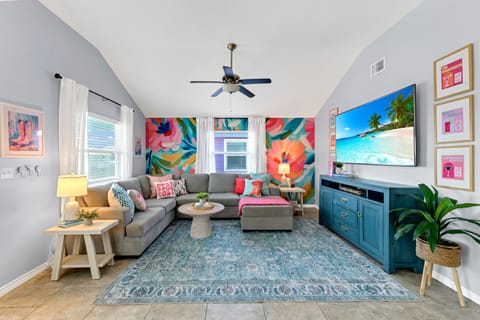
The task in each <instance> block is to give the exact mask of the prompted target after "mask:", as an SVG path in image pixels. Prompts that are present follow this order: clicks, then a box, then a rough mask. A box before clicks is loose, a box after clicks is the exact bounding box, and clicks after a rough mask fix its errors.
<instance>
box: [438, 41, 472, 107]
mask: <svg viewBox="0 0 480 320" xmlns="http://www.w3.org/2000/svg"><path fill="white" fill-rule="evenodd" d="M472 57H473V45H472V44H468V45H466V46H465V47H463V48H460V49H458V50H456V51H453V52H451V53H449V54H447V55H446V56H443V57H441V58H439V59H437V60H435V61H434V62H433V77H434V90H435V100H440V99H443V98H446V97H450V96H453V95H455V94H459V93H462V92H467V91H471V90H473V60H472Z"/></svg>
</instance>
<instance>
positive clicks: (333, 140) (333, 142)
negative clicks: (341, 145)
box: [329, 131, 337, 151]
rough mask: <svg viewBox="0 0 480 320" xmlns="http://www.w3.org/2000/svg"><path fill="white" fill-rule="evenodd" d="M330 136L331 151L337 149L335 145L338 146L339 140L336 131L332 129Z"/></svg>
mask: <svg viewBox="0 0 480 320" xmlns="http://www.w3.org/2000/svg"><path fill="white" fill-rule="evenodd" d="M329 136H330V143H329V145H330V151H335V146H336V144H337V142H336V141H337V140H336V138H335V137H336V136H335V131H330V135H329Z"/></svg>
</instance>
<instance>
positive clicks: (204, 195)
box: [195, 192, 210, 205]
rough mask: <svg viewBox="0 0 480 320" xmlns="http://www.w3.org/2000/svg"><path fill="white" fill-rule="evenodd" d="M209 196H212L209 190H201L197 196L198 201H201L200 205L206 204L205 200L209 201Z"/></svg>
mask: <svg viewBox="0 0 480 320" xmlns="http://www.w3.org/2000/svg"><path fill="white" fill-rule="evenodd" d="M208 197H210V194H209V193H208V192H199V193H197V195H196V196H195V198H196V199H197V201H198V202H199V203H200V205H204V204H205V202H207V201H208Z"/></svg>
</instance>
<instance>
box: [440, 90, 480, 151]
mask: <svg viewBox="0 0 480 320" xmlns="http://www.w3.org/2000/svg"><path fill="white" fill-rule="evenodd" d="M434 116H435V120H434V122H435V143H437V144H438V143H451V142H464V141H473V139H474V138H473V137H474V134H473V95H470V96H467V97H464V98H459V99H455V100H451V101H447V102H444V103H439V104H436V105H435V113H434Z"/></svg>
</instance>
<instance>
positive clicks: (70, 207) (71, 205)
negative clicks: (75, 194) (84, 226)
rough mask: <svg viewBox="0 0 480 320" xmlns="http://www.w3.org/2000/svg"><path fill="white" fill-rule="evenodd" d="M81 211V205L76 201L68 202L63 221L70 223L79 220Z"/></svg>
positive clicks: (64, 209)
mask: <svg viewBox="0 0 480 320" xmlns="http://www.w3.org/2000/svg"><path fill="white" fill-rule="evenodd" d="M79 210H80V205H79V204H78V202H77V201H75V200H70V201H69V202H67V204H66V205H65V207H64V208H63V221H70V220H76V219H77V213H78V211H79Z"/></svg>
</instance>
